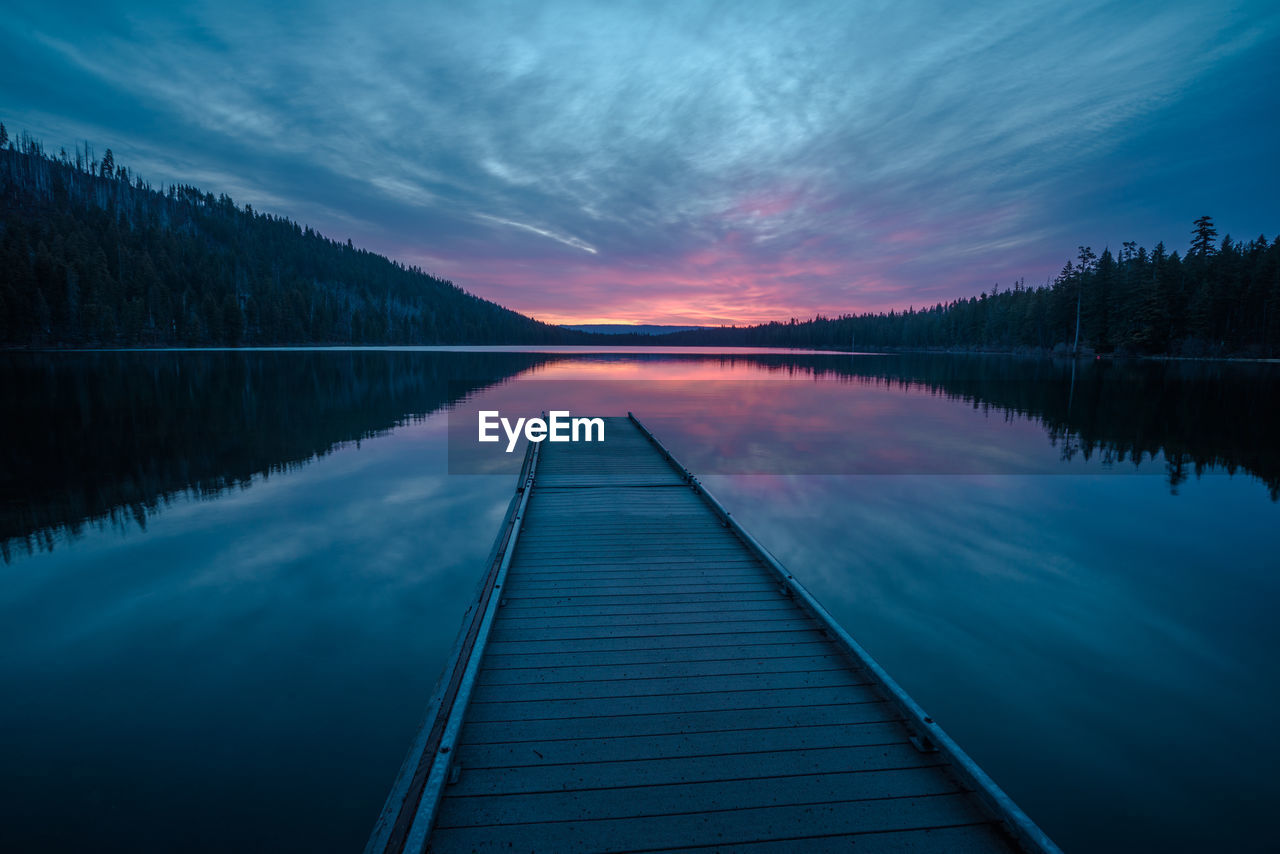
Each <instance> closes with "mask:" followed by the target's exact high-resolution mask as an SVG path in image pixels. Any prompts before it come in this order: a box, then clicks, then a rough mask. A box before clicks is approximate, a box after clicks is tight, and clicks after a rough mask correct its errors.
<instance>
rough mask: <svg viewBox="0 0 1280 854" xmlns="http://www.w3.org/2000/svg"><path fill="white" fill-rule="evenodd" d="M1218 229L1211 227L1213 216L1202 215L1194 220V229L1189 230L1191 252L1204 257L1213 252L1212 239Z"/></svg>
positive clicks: (1216, 234)
mask: <svg viewBox="0 0 1280 854" xmlns="http://www.w3.org/2000/svg"><path fill="white" fill-rule="evenodd" d="M1217 236H1218V229H1216V228H1214V227H1213V217H1210V216H1202V217H1200V218H1199V219H1197V220H1196V221H1195V230H1194V231H1192V232H1191V254H1193V255H1199V256H1201V257H1204V256H1206V255H1212V254H1213V252H1214V245H1213V242H1214V239H1215V238H1217Z"/></svg>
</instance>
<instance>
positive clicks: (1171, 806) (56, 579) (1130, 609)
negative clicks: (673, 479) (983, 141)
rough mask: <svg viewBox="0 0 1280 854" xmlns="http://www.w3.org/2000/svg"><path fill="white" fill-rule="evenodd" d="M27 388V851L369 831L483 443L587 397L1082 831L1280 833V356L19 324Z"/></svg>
mask: <svg viewBox="0 0 1280 854" xmlns="http://www.w3.org/2000/svg"><path fill="white" fill-rule="evenodd" d="M0 406H2V410H0V411H3V418H4V420H3V435H2V436H0V438H2V439H3V442H2V443H0V544H2V549H3V561H2V562H0V697H2V698H3V701H2V702H0V850H5V851H10V850H13V851H28V850H31V851H43V850H98V851H140V852H161V851H176V850H182V851H257V850H264V851H265V850H272V851H304V850H305V851H330V850H332V851H350V850H358V849H359V848H361V846H362V845H363V843H364V839H365V836H366V834H367V833H368V831H369V829H370V827H371V826H372V823H373V821H374V819H375V818H376V815H377V813H378V810H379V809H380V807H381V804H382V800H383V798H384V797H385V795H386V793H387V790H388V789H389V787H390V785H391V782H392V779H393V777H394V776H395V773H396V770H397V768H398V766H399V763H400V761H401V760H402V759H403V755H404V751H405V749H406V748H407V746H408V744H409V741H410V739H411V737H412V735H413V731H414V729H415V727H416V725H417V723H418V718H419V716H420V714H421V713H422V710H423V706H424V704H425V702H426V699H427V696H428V694H429V693H430V690H431V687H432V684H433V682H434V680H435V678H436V676H437V675H438V672H439V670H440V668H441V666H442V665H443V663H444V659H445V657H446V655H447V653H448V650H449V647H450V646H451V644H452V642H453V637H454V633H455V632H456V630H457V628H458V621H459V619H460V618H461V616H462V612H463V610H464V608H465V607H466V604H467V603H468V602H469V600H470V597H471V595H472V593H473V590H474V586H475V584H476V582H477V581H478V574H479V572H480V569H481V564H482V562H483V559H484V557H485V555H486V554H487V552H488V550H489V547H490V545H491V541H492V538H493V536H494V535H495V534H496V532H497V528H498V524H499V522H500V520H501V516H502V513H503V511H504V510H505V506H506V502H507V500H508V498H509V496H510V493H511V489H512V487H513V482H514V472H515V470H516V468H517V467H518V457H519V454H518V453H517V454H513V455H511V456H509V457H507V456H504V455H502V454H501V452H500V450H499V451H498V452H497V453H493V448H492V446H485V448H484V449H483V450H484V451H485V453H486V454H487V455H477V453H476V451H477V448H478V446H472V447H469V448H466V447H462V443H463V442H464V439H463V438H460V437H464V436H466V435H468V434H469V433H470V431H473V430H474V412H475V410H477V409H489V408H498V409H501V410H502V411H503V414H504V415H505V414H507V413H508V412H511V413H512V414H516V415H531V414H536V413H537V412H538V411H539V410H541V409H544V408H548V407H552V408H554V407H560V406H564V407H566V408H570V409H571V410H573V411H574V412H575V414H601V415H612V414H622V413H623V412H625V411H627V410H632V411H635V412H636V414H637V415H639V416H640V417H641V418H643V419H644V420H645V422H646V424H648V425H649V426H650V427H651V428H652V429H653V430H654V432H655V433H657V434H658V435H659V436H660V437H661V438H662V439H663V440H664V441H666V442H667V444H668V445H669V446H670V447H671V448H672V449H673V451H675V453H676V454H677V455H678V456H680V457H681V458H682V459H683V461H684V462H685V463H686V464H687V465H689V467H690V468H691V469H693V470H694V471H695V472H697V473H699V474H701V475H705V481H706V483H707V484H708V486H709V487H710V488H711V489H712V490H713V491H715V492H716V493H717V494H718V496H719V497H720V498H721V500H722V501H723V502H724V503H725V504H726V505H727V506H728V507H729V509H730V510H731V511H733V512H734V513H735V515H737V516H738V517H739V518H740V519H741V520H742V522H743V523H744V524H745V525H746V527H747V528H748V529H749V530H751V531H752V532H753V533H754V534H756V536H757V537H758V538H759V539H760V540H761V541H762V542H763V543H764V544H765V545H766V546H767V547H768V548H770V549H771V550H772V551H773V552H774V553H775V554H776V555H777V556H778V557H779V558H780V559H781V560H782V561H783V562H784V563H785V564H786V565H787V566H788V567H789V568H790V569H791V570H792V571H793V572H794V573H795V574H796V576H797V577H799V578H800V579H801V580H803V581H804V582H805V583H806V585H807V586H808V587H809V588H810V589H811V590H812V591H813V592H814V593H815V595H817V597H818V598H819V599H820V600H822V601H823V602H824V604H826V605H827V607H828V608H829V609H830V610H831V611H832V613H833V614H834V615H835V616H836V618H837V619H838V620H840V621H841V622H842V623H843V624H844V625H845V626H846V627H847V628H848V629H849V630H850V631H851V633H852V634H853V635H854V636H855V637H856V638H857V639H858V640H859V641H860V642H862V644H863V645H864V646H866V647H867V648H868V649H869V651H870V652H871V653H872V654H873V655H875V656H876V657H877V658H878V659H879V660H880V662H881V663H882V664H883V665H884V666H885V667H886V668H887V669H888V670H889V672H890V673H891V674H893V675H894V677H895V678H897V679H898V681H899V682H901V683H902V684H903V686H904V687H905V688H906V689H907V690H908V691H909V692H911V693H912V694H913V695H914V696H915V698H916V699H917V700H919V701H920V703H921V704H922V705H923V706H924V707H925V708H926V709H928V710H929V712H930V713H931V714H932V715H933V716H934V717H935V718H937V719H938V720H939V721H940V722H941V723H942V725H943V726H944V727H946V728H947V729H948V730H949V732H950V733H951V734H952V735H953V736H954V737H955V738H956V739H957V741H959V742H960V744H961V745H962V746H963V747H964V748H965V749H966V750H967V751H968V752H969V753H970V754H972V755H973V757H974V758H975V759H976V760H977V761H978V762H979V763H980V764H981V765H983V766H984V768H985V769H986V770H987V771H988V772H989V773H990V774H991V775H992V776H993V777H994V778H995V779H996V781H997V782H998V783H1000V784H1001V785H1002V786H1003V787H1004V788H1005V789H1006V790H1007V791H1008V792H1009V793H1010V794H1011V795H1012V796H1013V797H1014V799H1015V800H1017V801H1018V802H1019V803H1020V804H1021V805H1022V806H1023V807H1024V808H1025V809H1026V810H1027V812H1029V813H1030V814H1031V816H1032V817H1033V818H1034V819H1036V820H1037V821H1038V822H1040V823H1041V824H1042V826H1044V828H1045V829H1046V830H1047V831H1048V832H1049V833H1050V835H1052V836H1053V837H1054V838H1055V839H1057V840H1058V841H1059V842H1060V843H1061V844H1062V845H1063V847H1064V848H1066V849H1067V850H1068V851H1072V850H1075V851H1095V850H1096V851H1123V850H1131V849H1133V848H1135V847H1137V848H1142V849H1147V850H1165V851H1201V850H1259V851H1261V850H1270V849H1271V848H1272V845H1273V838H1274V834H1273V831H1272V828H1271V816H1272V813H1273V811H1274V805H1275V804H1276V803H1277V802H1280V783H1277V781H1276V777H1275V775H1274V773H1273V771H1272V769H1273V767H1274V766H1275V765H1276V763H1277V762H1278V761H1280V745H1277V741H1276V739H1275V737H1274V734H1273V730H1274V727H1272V726H1271V719H1272V716H1273V713H1274V709H1275V708H1276V707H1277V704H1278V703H1277V701H1278V700H1280V696H1278V695H1280V687H1278V683H1277V680H1276V679H1275V665H1274V663H1273V661H1272V658H1273V655H1274V652H1275V650H1277V649H1280V628H1277V621H1276V619H1275V616H1274V615H1275V613H1276V610H1277V606H1280V552H1278V550H1277V546H1280V504H1278V503H1277V501H1276V498H1277V495H1278V494H1280V447H1278V444H1280V443H1278V442H1277V439H1276V437H1277V436H1280V412H1278V409H1277V407H1278V406H1280V369H1278V368H1277V366H1274V365H1245V364H1241V365H1223V364H1215V365H1195V364H1187V363H1171V364H1165V363H1116V364H1110V363H1081V364H1080V365H1077V366H1072V365H1071V364H1070V363H1069V362H1061V363H1054V362H1048V361H1025V360H1021V361H1020V360H1015V359H1007V358H991V357H986V358H983V357H958V356H872V355H860V356H850V355H847V354H846V355H812V354H779V353H773V354H770V353H732V354H728V353H726V354H719V353H705V352H704V353H696V354H681V353H670V352H666V353H635V352H614V353H602V354H587V353H576V352H575V353H566V352H542V353H534V352H512V351H510V350H508V351H504V352H476V351H466V352H458V351H452V352H442V351H429V350H416V351H367V350H366V351H267V352H153V353H82V354H74V353H55V354H28V353H11V354H0ZM451 425H452V428H453V429H452V434H451V430H450V426H451ZM451 435H452V441H450V437H451ZM1135 460H1136V462H1135ZM450 471H453V472H455V473H453V474H451V473H450ZM479 471H489V472H495V473H494V474H462V473H458V472H479Z"/></svg>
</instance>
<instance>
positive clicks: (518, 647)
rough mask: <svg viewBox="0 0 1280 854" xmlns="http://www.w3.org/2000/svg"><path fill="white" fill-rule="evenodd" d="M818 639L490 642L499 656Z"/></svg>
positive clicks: (751, 636) (765, 633)
mask: <svg viewBox="0 0 1280 854" xmlns="http://www.w3.org/2000/svg"><path fill="white" fill-rule="evenodd" d="M814 635H818V636H819V637H821V633H820V632H819V631H818V630H817V629H774V628H767V627H766V626H765V624H761V626H759V627H757V628H755V629H753V630H752V631H749V632H744V631H739V632H730V633H726V634H703V635H679V636H667V637H662V636H658V637H645V638H573V639H566V640H546V641H530V640H525V641H517V640H510V641H490V643H489V648H490V649H491V650H492V651H493V653H494V654H495V655H516V654H523V653H537V654H545V653H555V652H608V651H611V650H619V649H624V650H631V651H638V650H654V649H697V648H700V647H703V648H705V647H715V646H738V645H740V644H744V643H760V642H765V643H796V642H801V641H809V640H812V639H813V636H814Z"/></svg>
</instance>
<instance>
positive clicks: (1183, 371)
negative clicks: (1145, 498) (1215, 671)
mask: <svg viewBox="0 0 1280 854" xmlns="http://www.w3.org/2000/svg"><path fill="white" fill-rule="evenodd" d="M0 372H2V375H3V377H4V379H5V382H4V383H3V384H2V385H0V405H2V406H3V411H5V412H6V413H9V414H10V415H9V417H7V418H6V419H5V422H4V436H3V441H2V442H0V553H3V556H4V559H5V560H6V561H7V560H9V559H10V558H11V555H12V551H13V549H14V548H15V547H17V548H22V549H25V550H30V549H31V548H33V547H44V548H48V547H51V546H52V545H53V543H54V542H55V540H56V537H57V536H58V535H59V533H61V532H65V533H69V534H71V535H75V534H77V533H78V532H79V531H80V530H82V528H83V527H84V526H85V525H86V524H92V523H102V522H103V521H105V520H111V521H116V522H120V521H128V520H132V521H134V522H136V523H137V524H138V525H139V526H145V524H146V518H147V516H148V514H150V513H153V512H154V511H155V510H156V509H157V508H158V507H159V506H161V505H163V504H164V502H165V501H166V500H168V499H170V498H172V497H173V496H174V495H177V494H181V493H184V492H193V493H196V494H201V495H210V494H216V493H218V492H220V491H222V490H224V489H228V488H231V487H235V486H244V485H247V484H248V483H249V482H251V481H252V479H253V478H254V477H255V476H266V475H269V474H270V473H272V472H279V471H286V470H289V469H291V468H293V467H295V466H298V465H302V464H305V463H306V462H308V461H310V460H313V459H315V458H316V457H318V456H322V455H324V454H326V453H329V452H330V451H331V450H332V449H333V448H335V447H337V446H340V445H342V444H343V443H345V442H359V441H361V440H362V439H366V438H369V437H372V436H376V435H380V434H382V433H385V432H386V431H388V430H390V429H392V428H394V427H396V426H397V425H400V424H403V423H407V422H410V421H412V420H414V419H417V418H422V417H424V416H426V415H428V414H430V413H432V412H436V411H438V410H440V409H441V408H442V407H446V406H449V405H451V404H456V403H459V402H463V403H464V406H465V407H467V408H466V409H464V414H465V415H466V417H469V418H471V419H472V420H471V421H470V422H467V421H466V418H459V419H457V423H458V424H466V423H470V424H474V416H473V414H472V413H473V412H474V410H475V409H476V408H477V407H478V406H480V405H481V401H485V402H484V404H483V405H485V406H486V407H488V406H501V407H504V408H514V409H517V410H520V411H523V412H526V413H529V414H532V413H536V412H538V411H541V410H542V409H544V408H546V407H547V405H548V404H549V402H550V401H551V400H552V399H553V398H552V393H553V392H552V390H553V389H554V388H556V387H555V386H552V385H540V386H530V385H528V384H527V383H523V382H520V383H506V382H504V381H506V380H509V379H512V378H517V377H518V378H521V379H529V378H533V379H539V380H563V381H566V384H564V385H562V386H560V387H559V389H558V390H556V391H555V395H556V396H557V397H556V398H555V399H560V400H562V401H563V405H564V406H566V407H569V408H572V409H576V410H579V411H588V410H589V411H592V412H593V413H596V414H622V413H625V412H626V411H627V410H628V409H635V410H637V411H638V413H639V414H641V415H642V416H643V417H644V418H645V420H646V423H649V424H650V425H651V426H652V427H653V428H654V429H655V430H658V431H659V432H660V433H661V434H662V435H663V436H664V437H673V440H674V441H676V442H678V444H679V446H680V448H681V451H682V453H683V454H684V456H685V459H686V460H687V461H688V463H689V465H690V467H691V468H693V469H694V470H696V471H700V472H703V473H775V474H792V473H797V474H804V473H813V474H819V473H846V474H885V473H894V474H903V473H970V474H973V473H1001V474H1004V473H1030V472H1039V473H1046V472H1052V471H1081V470H1096V469H1097V467H1096V466H1092V468H1091V464H1093V463H1099V464H1101V465H1102V466H1103V467H1113V468H1114V467H1118V466H1120V464H1135V465H1136V464H1138V463H1140V462H1142V461H1144V460H1145V461H1147V464H1148V467H1147V468H1146V469H1145V470H1146V471H1151V465H1153V464H1154V465H1155V466H1157V467H1158V468H1159V469H1163V470H1164V472H1165V474H1166V477H1167V478H1168V480H1169V483H1170V485H1171V487H1172V488H1173V489H1175V490H1176V489H1177V487H1178V486H1179V485H1180V484H1181V483H1183V482H1185V481H1186V479H1187V478H1188V477H1189V475H1190V474H1192V473H1195V474H1200V473H1202V472H1203V471H1205V470H1207V469H1211V468H1219V469H1222V470H1225V471H1228V472H1232V473H1234V472H1236V471H1237V470H1244V471H1247V472H1249V473H1250V474H1252V475H1254V476H1256V477H1258V478H1259V479H1261V480H1262V481H1263V482H1264V483H1265V484H1266V486H1267V488H1268V490H1269V492H1270V494H1271V497H1272V499H1273V500H1274V499H1277V498H1280V445H1278V444H1277V443H1276V442H1274V441H1273V440H1272V437H1274V436H1276V435H1280V393H1277V392H1280V366H1275V365H1256V364H1204V363H1186V362H1175V363H1163V362H1122V363H1110V362H1099V363H1085V364H1084V366H1083V367H1082V368H1080V369H1079V370H1078V375H1077V367H1076V365H1075V364H1074V363H1072V362H1067V361H1059V362H1053V361H1047V360H1045V361H1032V360H1019V359H1010V358H1000V357H947V356H930V355H904V356H884V357H877V356H859V357H852V356H847V355H840V354H830V355H815V354H798V353H790V354H773V355H770V354H732V355H723V354H716V353H688V352H685V353H661V354H652V353H636V352H625V353H604V354H600V353H596V354H572V355H566V354H549V353H532V352H530V353H525V352H512V351H505V352H476V351H466V352H457V351H452V352H449V351H443V352H442V351H429V350H428V351H423V350H418V351H412V352H401V351H266V352H161V353H145V352H141V353H94V354H76V353H53V354H34V353H9V354H3V355H0ZM761 379H768V380H784V381H785V382H783V383H778V384H773V383H771V384H758V385H757V384H754V383H752V382H749V381H754V380H761ZM584 380H601V381H608V382H611V383H618V382H621V383H622V384H620V385H614V386H609V385H605V384H601V385H598V386H595V387H591V386H581V385H578V384H577V383H578V382H580V381H584ZM804 380H809V381H810V382H804ZM569 381H572V383H570V382H569ZM627 382H638V383H639V385H634V386H628V385H627V384H626V383H627ZM650 383H656V385H650ZM494 386H497V388H493V387H494ZM483 389H491V391H490V392H489V393H488V395H487V396H484V397H478V396H477V395H476V392H478V391H480V390H483ZM957 403H959V404H964V405H963V406H957V405H956V404H957ZM993 416H996V417H999V418H1000V419H1001V420H1002V421H1003V422H1004V424H1003V426H1001V427H1000V428H999V429H992V424H991V418H992V417H993ZM1045 438H1047V439H1048V443H1047V444H1046V443H1045V442H1044V439H1045ZM453 445H454V446H455V447H453V448H452V450H455V451H456V450H457V448H458V447H461V444H460V443H458V442H454V443H453ZM484 450H486V451H488V450H491V449H490V448H485V449H484ZM476 459H479V458H468V459H467V460H465V461H463V462H459V461H458V460H452V462H454V463H457V465H455V467H454V468H455V470H457V471H462V472H470V471H482V470H483V471H506V470H507V469H508V468H510V464H509V462H508V461H504V460H501V459H498V460H496V461H495V460H494V459H492V458H490V457H487V456H486V457H485V458H484V459H483V460H482V461H481V462H477V461H476ZM1072 462H1076V463H1081V464H1084V465H1083V468H1082V467H1081V466H1080V465H1077V466H1074V467H1073V466H1070V465H1067V466H1063V465H1062V464H1063V463H1068V464H1069V463H1072Z"/></svg>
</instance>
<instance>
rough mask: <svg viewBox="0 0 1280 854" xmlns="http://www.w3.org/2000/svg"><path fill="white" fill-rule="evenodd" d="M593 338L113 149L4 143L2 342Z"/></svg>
mask: <svg viewBox="0 0 1280 854" xmlns="http://www.w3.org/2000/svg"><path fill="white" fill-rule="evenodd" d="M2 127H3V126H0V128H2ZM3 135H4V134H3V131H0V137H2V136H3ZM590 340H591V338H590V336H587V335H585V334H584V333H580V332H575V331H573V330H569V329H564V328H562V327H560V326H555V325H552V324H547V323H541V322H539V321H536V320H534V319H532V318H529V317H526V316H524V315H522V314H519V313H517V312H515V311H511V310H510V309H507V308H503V307H502V306H500V305H497V304H496V303H493V302H490V301H488V300H484V299H481V298H479V297H476V296H474V295H472V294H469V293H467V292H466V291H464V290H462V289H461V288H459V287H457V286H456V285H454V284H453V283H452V282H449V281H446V280H444V279H440V278H437V277H435V276H432V275H430V274H428V273H426V272H425V271H423V270H421V269H418V268H416V267H406V266H404V265H402V264H399V263H397V262H394V261H391V260H389V259H387V258H385V257H383V256H381V255H377V254H375V253H373V252H369V251H366V250H363V249H357V248H355V247H354V246H353V245H352V244H351V241H347V243H345V244H343V243H339V242H337V241H335V240H331V239H329V238H327V237H324V236H323V235H321V234H319V233H318V232H316V231H314V230H313V229H311V228H309V227H303V226H301V225H299V224H297V223H295V222H292V221H290V220H288V219H285V218H283V217H277V216H273V215H271V214H263V213H258V212H256V211H254V210H253V208H252V207H251V206H249V205H245V206H244V207H243V208H242V207H239V206H237V205H236V204H235V202H233V201H232V199H231V198H230V197H228V196H226V195H221V196H217V197H215V196H214V195H213V193H206V192H202V191H200V190H199V189H197V188H195V187H191V186H185V185H182V186H169V187H167V188H165V189H164V190H163V191H158V190H155V189H153V188H152V187H151V186H150V185H149V184H147V183H146V182H144V181H143V180H141V179H140V178H138V177H136V176H131V175H130V173H129V171H128V169H127V167H124V166H120V165H117V164H116V163H115V161H114V158H113V157H112V155H111V151H110V150H109V149H108V150H107V151H106V152H105V153H104V155H103V157H102V159H101V160H97V159H95V158H94V156H93V152H92V150H91V149H90V148H89V147H88V145H87V144H86V146H85V149H84V151H81V150H80V149H79V148H78V147H77V150H76V152H75V155H74V157H73V156H71V155H68V154H67V153H66V151H65V150H63V151H62V152H60V154H59V156H58V157H56V158H55V157H52V156H50V155H48V154H47V153H46V152H45V150H44V148H43V146H42V145H41V144H40V143H38V142H36V141H34V140H32V139H30V138H29V137H27V136H26V135H25V134H24V135H23V136H22V137H21V138H20V139H19V140H18V142H17V145H16V146H0V345H8V346H45V347H84V346H108V347H111V346H211V345H214V346H235V345H255V344H260V345H280V344H498V343H501V344H574V343H584V342H587V341H590Z"/></svg>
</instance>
